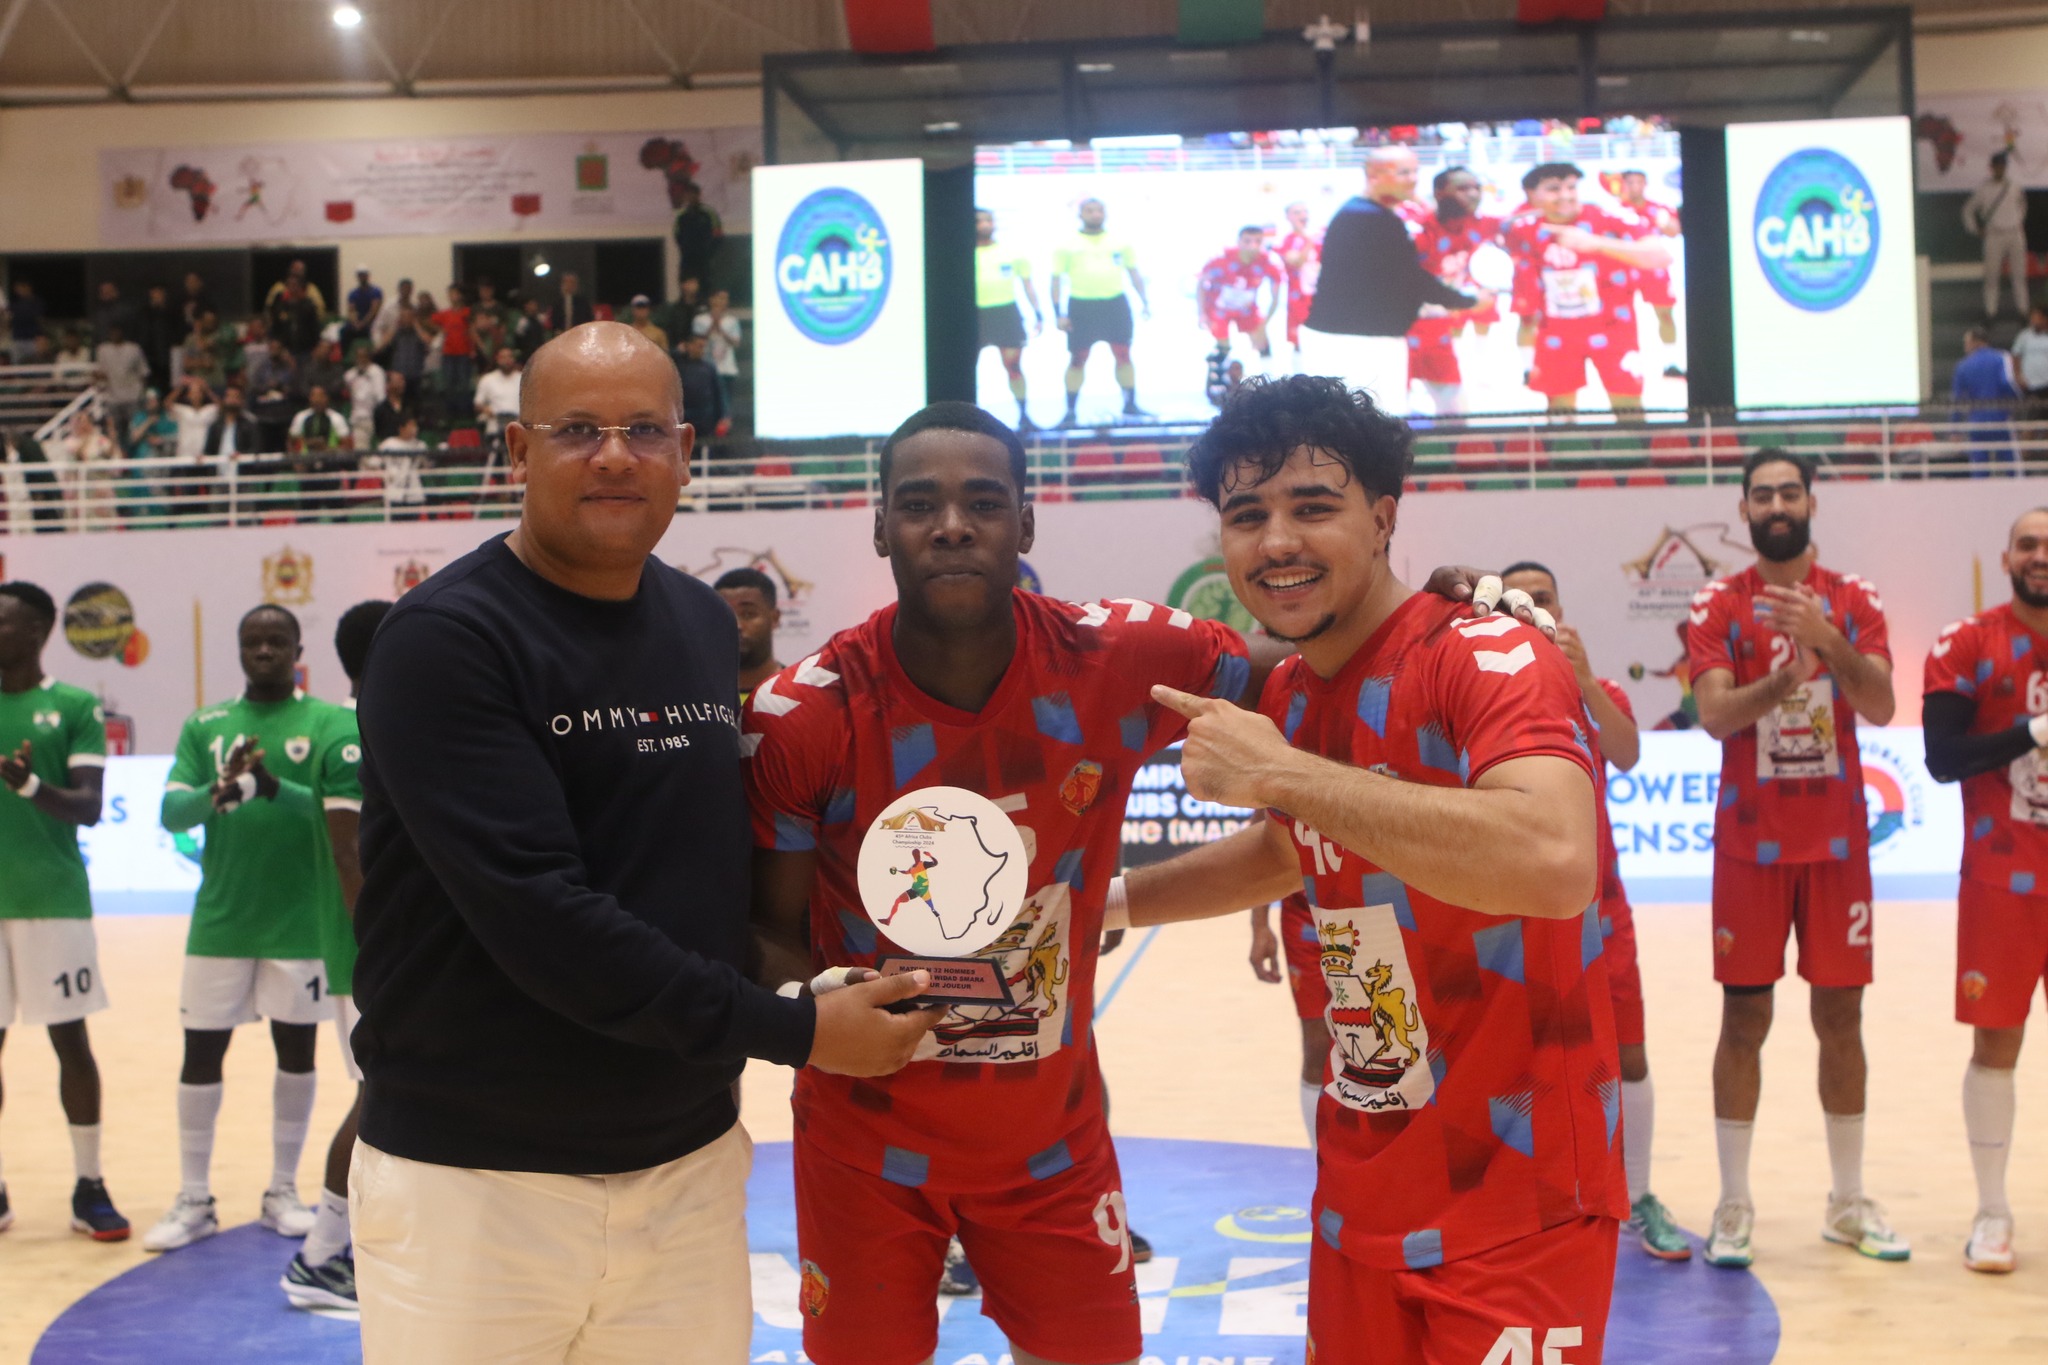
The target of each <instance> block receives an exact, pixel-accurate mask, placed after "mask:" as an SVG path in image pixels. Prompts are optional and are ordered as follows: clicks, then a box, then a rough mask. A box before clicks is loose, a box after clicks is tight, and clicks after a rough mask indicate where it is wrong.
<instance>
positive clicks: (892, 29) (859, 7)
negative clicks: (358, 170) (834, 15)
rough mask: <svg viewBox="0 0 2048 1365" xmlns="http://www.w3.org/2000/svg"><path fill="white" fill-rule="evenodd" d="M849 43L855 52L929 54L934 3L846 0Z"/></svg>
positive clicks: (931, 44) (893, 0) (932, 44)
mask: <svg viewBox="0 0 2048 1365" xmlns="http://www.w3.org/2000/svg"><path fill="white" fill-rule="evenodd" d="M846 40H847V43H848V44H849V45H850V46H851V47H852V48H853V50H854V51H855V52H930V51H931V50H932V48H933V47H934V46H935V43H934V42H933V40H932V0H846Z"/></svg>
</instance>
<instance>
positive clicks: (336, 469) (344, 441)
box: [285, 384, 355, 512]
mask: <svg viewBox="0 0 2048 1365" xmlns="http://www.w3.org/2000/svg"><path fill="white" fill-rule="evenodd" d="M350 441H351V437H350V435H349V429H348V421H347V419H346V418H344V417H343V416H342V415H341V414H340V413H338V412H336V411H334V409H333V408H331V407H329V406H328V405H327V388H326V386H325V385H321V384H315V385H313V386H312V387H311V388H309V389H308V390H307V391H306V406H305V408H304V409H303V410H301V411H300V412H299V413H297V414H296V415H295V416H293V418H292V424H291V427H290V429H289V430H288V431H287V433H286V435H285V449H286V450H287V451H288V452H289V453H290V455H291V457H292V458H291V467H292V470H293V472H294V473H296V474H297V475H298V476H299V489H300V492H301V494H302V496H301V497H300V499H299V507H300V509H301V510H303V511H308V512H324V511H333V510H335V509H336V508H338V507H340V506H341V498H340V496H339V491H340V487H341V475H342V473H343V472H345V471H346V470H349V469H352V468H353V467H354V466H355V460H354V458H353V457H352V456H351V455H350V454H349V447H350Z"/></svg>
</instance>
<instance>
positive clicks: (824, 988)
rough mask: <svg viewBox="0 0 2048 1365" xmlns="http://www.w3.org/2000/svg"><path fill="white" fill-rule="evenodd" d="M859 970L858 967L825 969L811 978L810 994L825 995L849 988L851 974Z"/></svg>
mask: <svg viewBox="0 0 2048 1365" xmlns="http://www.w3.org/2000/svg"><path fill="white" fill-rule="evenodd" d="M859 970H861V969H860V968H859V967H827V968H826V969H825V970H824V971H822V972H819V973H818V974H817V975H816V976H814V977H812V978H811V994H812V995H825V994H828V993H829V992H832V991H836V990H838V989H839V988H840V987H841V986H851V985H852V984H853V974H854V973H855V972H857V971H859Z"/></svg>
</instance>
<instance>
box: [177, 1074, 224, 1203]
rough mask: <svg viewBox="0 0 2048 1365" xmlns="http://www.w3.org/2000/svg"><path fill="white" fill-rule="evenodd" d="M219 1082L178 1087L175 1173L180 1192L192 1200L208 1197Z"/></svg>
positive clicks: (219, 1094) (218, 1112)
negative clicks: (178, 1180)
mask: <svg viewBox="0 0 2048 1365" xmlns="http://www.w3.org/2000/svg"><path fill="white" fill-rule="evenodd" d="M221 1089H222V1086H221V1083H220V1082H219V1081H215V1082H214V1083H213V1084H212V1085H180V1086H179V1087H178V1171H179V1174H180V1176H181V1178H182V1180H183V1184H182V1186H181V1187H180V1193H182V1194H188V1195H190V1196H192V1197H193V1198H194V1199H206V1198H209V1197H211V1195H212V1193H213V1191H212V1188H211V1185H212V1182H211V1181H210V1180H209V1179H208V1178H207V1176H208V1171H209V1169H210V1168H211V1167H212V1165H213V1125H214V1121H215V1120H217V1119H218V1118H219V1117H220V1096H221Z"/></svg>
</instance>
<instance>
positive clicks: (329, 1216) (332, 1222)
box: [299, 1190, 348, 1266]
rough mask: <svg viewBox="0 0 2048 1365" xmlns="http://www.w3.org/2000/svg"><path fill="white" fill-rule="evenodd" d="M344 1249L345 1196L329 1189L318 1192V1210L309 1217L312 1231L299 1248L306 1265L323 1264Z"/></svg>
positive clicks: (345, 1237)
mask: <svg viewBox="0 0 2048 1365" xmlns="http://www.w3.org/2000/svg"><path fill="white" fill-rule="evenodd" d="M347 1247H348V1196H347V1195H345V1194H336V1193H335V1192H334V1191H333V1190H322V1191H320V1208H319V1210H318V1212H316V1213H315V1214H314V1215H313V1230H312V1231H311V1232H309V1233H307V1234H306V1241H305V1245H303V1246H301V1247H300V1248H299V1255H301V1256H303V1257H304V1258H305V1260H306V1264H307V1265H308V1266H321V1265H326V1264H327V1263H328V1262H329V1261H331V1260H333V1259H334V1258H335V1257H336V1256H339V1255H340V1254H341V1253H342V1252H343V1251H344V1250H345V1249H346V1248H347Z"/></svg>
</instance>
